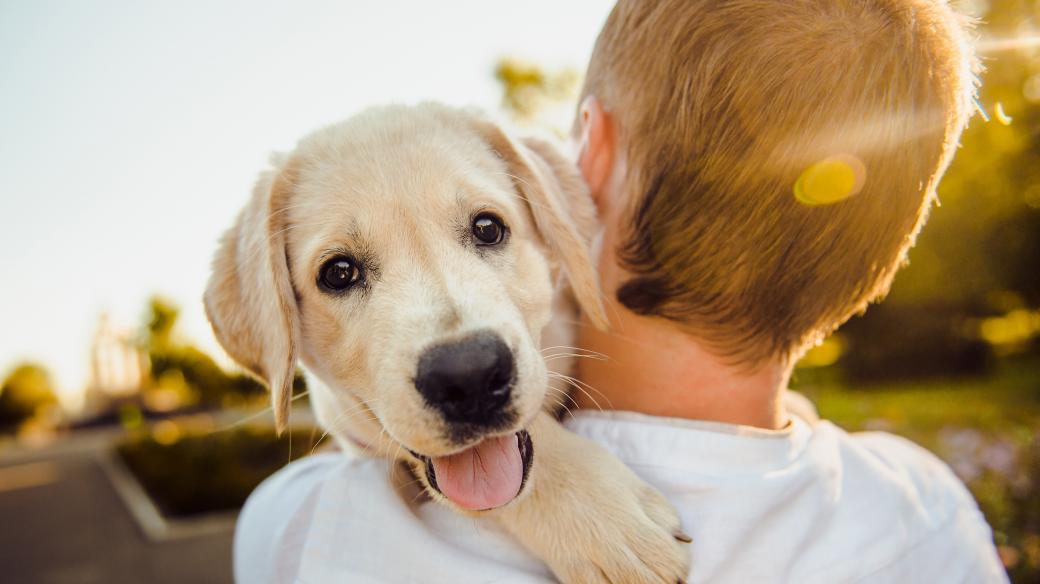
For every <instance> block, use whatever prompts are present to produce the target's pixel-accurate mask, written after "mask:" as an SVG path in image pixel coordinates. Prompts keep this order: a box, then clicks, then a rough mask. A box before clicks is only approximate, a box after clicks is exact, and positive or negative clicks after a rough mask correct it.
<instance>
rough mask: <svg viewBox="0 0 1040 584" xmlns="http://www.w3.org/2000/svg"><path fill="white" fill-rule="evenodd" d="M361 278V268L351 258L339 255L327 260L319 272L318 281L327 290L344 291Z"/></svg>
mask: <svg viewBox="0 0 1040 584" xmlns="http://www.w3.org/2000/svg"><path fill="white" fill-rule="evenodd" d="M360 280H361V270H360V269H359V268H358V266H357V264H356V263H355V262H354V260H352V259H351V258H348V257H345V256H337V257H334V258H332V259H330V260H329V261H327V262H325V263H324V264H322V266H321V271H320V272H319V273H318V282H319V283H320V284H321V286H322V287H323V288H325V289H326V290H330V291H332V292H342V291H343V290H346V289H347V288H350V287H351V286H354V285H355V284H357V283H358V281H360Z"/></svg>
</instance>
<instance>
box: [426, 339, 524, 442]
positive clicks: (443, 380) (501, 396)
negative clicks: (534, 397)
mask: <svg viewBox="0 0 1040 584" xmlns="http://www.w3.org/2000/svg"><path fill="white" fill-rule="evenodd" d="M515 377H516V368H515V366H514V363H513V352H512V351H510V350H509V347H507V346H506V344H505V342H503V341H502V339H501V337H499V336H498V335H496V334H493V333H479V334H476V335H473V336H471V337H468V338H466V339H464V340H461V341H457V342H453V343H447V344H443V345H437V346H434V347H432V348H430V349H427V350H426V352H425V353H423V355H422V356H421V357H420V358H419V370H418V372H417V375H416V376H415V387H416V389H418V390H419V393H420V394H422V396H423V398H424V399H425V400H426V402H427V403H429V404H430V405H431V406H433V407H435V408H437V409H438V410H440V412H441V413H442V414H443V415H444V418H445V419H446V420H447V421H449V422H464V423H468V424H477V425H484V426H493V425H498V424H499V423H500V422H501V420H502V414H503V413H504V412H503V408H504V406H505V405H506V403H507V402H508V401H509V394H510V392H511V391H512V388H513V380H514V379H515Z"/></svg>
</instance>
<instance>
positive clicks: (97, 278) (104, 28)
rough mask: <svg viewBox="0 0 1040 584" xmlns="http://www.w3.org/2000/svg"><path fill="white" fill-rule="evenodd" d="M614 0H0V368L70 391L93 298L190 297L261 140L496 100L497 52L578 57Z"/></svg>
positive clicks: (190, 334) (136, 311)
mask: <svg viewBox="0 0 1040 584" xmlns="http://www.w3.org/2000/svg"><path fill="white" fill-rule="evenodd" d="M611 5H612V1H610V0H581V1H580V2H560V1H557V0H528V1H526V2H522V3H521V2H505V1H497V0H484V1H447V0H445V1H439V2H420V1H414V2H403V1H387V0H383V1H380V2H360V1H347V0H343V1H339V2H320V1H309V0H308V1H296V2H273V1H269V0H251V1H249V2H230V1H222V2H203V1H201V0H191V1H184V2H163V1H159V0H148V1H143V0H138V1H133V2H131V1H129V0H126V1H123V2H115V1H111V0H92V1H91V2H78V1H75V0H65V1H55V0H17V1H12V0H0V375H4V374H6V372H7V371H8V370H10V368H11V367H13V366H14V365H15V364H16V363H19V362H21V361H24V360H32V361H36V362H39V363H42V364H43V365H45V366H47V367H48V368H49V369H50V371H51V372H52V374H53V376H54V378H55V382H56V385H57V388H58V390H59V392H60V396H61V397H62V398H63V400H64V401H65V402H66V403H69V404H74V403H75V402H76V401H77V396H78V395H79V394H80V393H81V392H82V390H83V389H84V387H85V384H86V382H87V375H88V363H89V361H88V359H89V353H88V351H89V346H90V342H91V339H92V338H93V335H94V331H95V330H96V328H97V324H98V317H99V315H100V314H101V313H102V312H103V311H104V312H108V313H109V314H110V315H111V317H112V319H113V320H114V321H115V322H116V323H118V324H121V325H123V326H126V327H130V326H136V325H137V324H138V323H140V322H141V320H142V316H143V314H144V309H145V304H146V300H147V298H148V297H149V296H150V295H152V294H161V295H163V296H165V297H167V298H169V299H171V300H173V301H175V302H176V303H177V304H179V305H180V306H181V307H182V309H183V312H182V315H183V316H182V322H181V330H182V333H183V334H184V336H185V337H187V338H188V339H190V340H191V341H192V342H195V343H197V344H199V345H200V346H202V347H203V348H204V349H207V350H209V351H211V352H212V353H215V354H216V353H218V352H219V349H218V347H217V344H216V342H215V340H214V339H213V336H212V333H211V332H210V330H209V325H208V324H207V323H206V320H205V316H204V314H203V310H202V302H201V297H202V291H203V288H204V286H205V282H206V278H207V276H208V271H209V262H210V258H211V256H212V255H213V252H214V251H215V249H216V241H217V239H218V238H219V236H220V234H221V233H222V232H223V231H224V230H225V229H227V228H228V227H229V226H230V225H231V222H232V220H233V218H234V216H235V214H236V213H237V211H238V210H239V209H240V208H241V207H242V206H243V204H244V203H245V201H246V199H247V197H248V195H249V191H250V189H251V186H252V183H253V180H254V179H255V177H256V175H257V174H258V172H259V171H260V170H262V169H263V168H264V166H265V165H266V162H267V159H268V156H269V154H270V153H271V152H272V151H280V150H287V149H290V148H291V147H292V145H293V144H294V143H295V142H296V140H297V139H299V138H300V137H302V136H303V135H304V134H306V133H308V132H309V131H311V130H314V129H316V128H318V127H321V126H323V125H326V124H329V123H332V122H335V121H338V120H341V119H344V118H346V117H348V116H350V115H351V114H352V113H355V112H357V111H359V110H361V109H363V108H365V107H366V106H370V105H376V104H383V103H389V102H398V103H415V102H418V101H423V100H437V101H442V102H446V103H450V104H456V105H476V106H480V107H484V108H486V109H490V110H494V109H497V108H498V107H499V103H500V98H501V96H500V91H499V88H498V86H497V85H496V83H495V81H494V78H493V69H494V64H495V62H496V60H497V59H498V58H500V57H503V56H510V57H519V58H522V59H525V60H529V61H532V62H535V63H538V64H540V65H543V66H546V67H549V68H556V67H566V66H570V67H576V68H578V69H579V70H581V69H582V68H584V65H585V63H586V61H587V59H588V55H589V52H590V51H591V48H592V44H593V42H594V40H595V36H596V34H597V32H598V30H599V28H600V26H601V24H602V23H603V20H604V19H605V18H606V15H607V13H608V12H609V10H610V6H611Z"/></svg>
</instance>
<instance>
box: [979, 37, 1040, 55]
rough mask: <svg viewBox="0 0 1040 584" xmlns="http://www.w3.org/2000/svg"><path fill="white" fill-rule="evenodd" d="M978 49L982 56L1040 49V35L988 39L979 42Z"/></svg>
mask: <svg viewBox="0 0 1040 584" xmlns="http://www.w3.org/2000/svg"><path fill="white" fill-rule="evenodd" d="M977 48H978V51H979V53H981V54H990V53H1000V52H1004V51H1014V50H1019V49H1035V48H1040V35H1027V36H1018V37H1012V38H996V39H986V40H982V41H979V43H978V45H977Z"/></svg>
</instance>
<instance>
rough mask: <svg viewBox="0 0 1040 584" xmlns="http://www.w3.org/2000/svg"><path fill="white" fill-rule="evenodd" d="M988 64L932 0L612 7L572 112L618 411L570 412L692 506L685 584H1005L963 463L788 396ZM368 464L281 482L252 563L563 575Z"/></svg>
mask: <svg viewBox="0 0 1040 584" xmlns="http://www.w3.org/2000/svg"><path fill="white" fill-rule="evenodd" d="M973 67H974V61H973V60H972V57H971V53H970V49H969V48H968V46H967V43H966V41H965V39H964V33H963V32H962V27H961V23H960V22H959V20H958V18H957V17H956V15H955V14H954V13H953V12H952V11H951V10H950V9H949V7H948V6H947V5H946V4H945V3H944V2H941V1H938V0H784V1H766V0H733V1H710V0H621V1H620V2H619V3H618V5H617V6H616V7H615V8H614V10H613V12H612V13H611V15H610V17H609V19H608V21H607V23H606V25H605V27H604V29H603V31H602V33H601V35H600V38H599V40H598V41H597V44H596V48H595V50H594V53H593V56H592V60H591V63H590V66H589V70H588V75H587V81H586V86H585V90H584V99H583V102H582V107H581V110H580V113H579V119H578V120H577V122H576V124H575V126H576V130H577V135H578V138H579V143H580V144H579V145H580V153H579V155H578V160H577V162H578V165H579V166H580V168H581V171H582V174H583V175H584V177H585V179H586V181H587V182H588V184H589V187H590V189H591V192H592V195H593V197H594V199H595V201H596V204H597V207H598V209H599V212H600V218H601V220H602V222H603V228H604V229H603V237H602V245H601V252H600V254H599V270H600V277H601V282H602V285H603V289H604V291H605V293H606V296H607V302H608V312H609V313H611V314H612V320H613V322H612V324H613V331H614V332H612V333H602V332H598V331H596V330H595V329H593V328H592V327H587V326H583V327H582V328H581V331H582V333H581V342H580V344H581V345H582V347H583V348H586V349H590V350H594V351H598V352H601V353H604V354H606V355H607V356H608V357H609V359H607V360H592V359H582V360H580V362H581V377H582V379H583V380H584V381H585V382H587V383H588V384H590V385H591V386H593V387H594V388H596V390H597V391H598V392H600V393H602V394H603V396H602V397H600V396H598V395H596V396H594V397H596V399H597V401H598V402H599V405H600V406H602V407H606V408H610V409H612V410H623V411H617V412H595V411H591V410H586V411H580V412H578V413H577V414H576V415H575V416H574V418H573V419H572V420H570V421H569V422H568V427H569V428H571V429H572V430H573V431H575V432H578V433H580V434H582V435H585V436H586V437H588V438H591V439H592V440H594V441H596V442H598V443H600V444H602V445H603V446H605V447H606V448H608V449H609V450H611V451H612V452H614V453H615V454H616V455H617V456H619V457H620V458H621V459H622V460H623V461H624V462H626V463H628V464H629V465H630V466H631V467H632V468H633V469H634V470H635V471H636V472H637V473H639V474H640V475H641V476H642V477H643V478H644V479H645V480H647V481H648V482H649V483H651V484H653V485H654V486H656V487H657V488H659V489H660V490H661V491H662V492H663V493H664V494H665V495H666V496H667V497H668V498H669V500H670V501H671V502H672V503H673V504H674V505H675V506H676V508H677V509H678V510H679V512H680V514H681V515H682V518H683V525H684V528H685V529H686V530H687V531H688V532H689V533H691V534H692V535H693V538H694V543H693V546H692V548H693V551H692V553H693V565H694V568H693V571H692V579H693V581H711V582H845V581H864V580H865V581H877V582H918V581H936V582H947V581H954V582H1002V581H1006V575H1005V574H1004V572H1003V570H1002V568H1001V567H1000V563H999V560H998V559H997V556H996V553H995V550H994V547H993V544H992V541H991V536H990V531H989V528H988V526H987V525H986V523H985V521H984V520H983V518H982V517H981V514H980V513H979V511H978V509H977V507H976V505H975V503H974V501H973V500H972V499H971V496H970V494H968V492H967V491H966V489H965V488H964V486H963V485H962V484H960V483H959V482H958V481H957V479H956V478H955V477H954V476H953V475H952V473H951V472H950V471H949V469H948V468H947V467H946V466H945V465H943V464H942V463H941V462H939V461H938V460H937V459H935V458H934V457H933V456H932V455H930V454H929V453H927V452H926V451H924V450H922V449H920V448H918V447H916V446H914V445H913V444H910V443H909V442H906V441H904V440H901V439H899V438H896V437H893V436H887V435H884V434H864V435H857V436H851V435H848V434H846V433H844V432H842V431H841V430H840V429H838V428H835V427H834V426H832V425H830V424H828V423H826V422H817V421H815V420H814V418H813V416H812V414H811V411H809V412H807V411H805V410H806V408H804V407H803V408H802V410H803V411H802V412H801V413H798V412H792V411H791V409H790V407H788V408H785V407H784V403H785V391H786V385H787V382H788V380H789V378H790V374H791V370H792V367H793V364H794V362H795V361H796V360H797V359H798V357H800V356H801V354H802V353H803V352H804V351H805V350H806V348H807V347H809V346H811V345H812V344H813V343H814V342H815V341H817V340H818V339H820V338H821V337H822V336H824V335H826V334H827V333H829V332H830V331H831V330H833V329H834V328H836V327H837V326H838V325H840V324H841V323H842V322H844V321H845V320H846V319H848V318H849V317H850V316H851V315H852V314H854V313H856V312H858V311H861V310H863V308H864V307H865V305H866V304H867V303H868V302H869V301H871V300H875V299H877V298H879V297H880V296H881V295H883V294H884V292H885V291H886V290H887V288H888V286H889V283H890V282H891V279H892V276H893V274H894V272H895V271H896V269H897V267H898V266H899V264H900V263H901V262H902V261H903V260H904V257H905V253H906V251H907V249H908V248H909V247H910V245H911V244H912V242H913V239H914V237H915V236H916V234H917V232H918V230H919V228H920V226H921V224H922V223H923V222H924V218H925V215H926V213H927V210H928V208H929V206H930V205H931V202H932V199H933V197H934V192H935V187H936V184H937V182H938V180H939V177H940V176H941V174H942V172H943V171H944V170H945V168H946V166H947V165H948V163H949V161H950V159H951V157H952V155H953V151H954V149H955V148H956V144H957V141H958V138H959V135H960V132H961V130H962V128H963V126H964V125H965V123H966V120H967V118H968V115H969V112H970V111H971V105H972V99H973V91H974V77H973ZM584 405H586V406H588V405H592V404H590V403H586V404H584ZM791 413H795V415H790V414H791ZM365 464H366V465H368V466H370V467H371V468H368V467H365V466H361V465H357V464H355V465H349V464H345V463H342V462H340V459H339V458H332V457H327V456H326V457H321V456H319V457H312V458H310V459H307V460H304V461H302V462H299V463H295V464H294V465H291V466H290V467H289V469H286V470H284V471H282V472H281V473H279V474H278V475H276V477H275V478H274V479H272V480H270V481H268V482H267V483H265V485H264V486H262V487H261V488H260V489H259V490H258V491H257V493H256V494H254V496H253V497H252V498H251V500H250V502H249V504H248V505H247V507H246V509H245V510H244V512H243V516H242V519H241V522H240V525H239V532H238V535H237V538H236V575H237V576H238V578H239V579H240V580H241V581H250V582H251V581H259V580H266V579H268V578H271V577H272V575H277V574H282V575H284V576H288V577H290V578H295V577H296V576H299V577H300V578H303V576H304V575H307V576H308V579H307V581H312V580H313V579H314V578H317V579H319V580H323V579H325V578H328V579H330V581H331V580H332V579H335V578H336V575H337V573H339V574H344V573H346V572H344V571H343V568H344V567H354V568H356V567H358V566H370V567H373V571H372V572H371V573H372V574H378V580H379V581H385V582H398V581H411V580H410V579H415V578H416V576H415V575H416V574H423V575H424V577H423V578H422V579H421V580H422V581H425V582H456V581H457V582H466V581H474V582H476V581H510V582H529V581H545V579H547V578H548V577H549V574H548V572H547V571H546V570H545V569H544V567H542V566H540V565H539V564H538V563H537V561H536V560H534V559H533V558H531V557H530V556H528V555H527V554H526V553H524V552H523V550H520V549H518V548H517V547H516V546H515V544H513V543H512V542H511V541H510V540H508V539H507V538H505V537H504V536H502V535H501V533H500V532H499V531H498V530H497V529H496V528H495V526H494V525H493V524H492V523H489V522H479V521H478V522H475V521H473V520H471V519H467V518H463V517H461V516H458V515H456V514H454V513H452V512H451V511H449V510H447V509H444V508H442V507H440V506H436V505H425V506H421V507H419V508H418V509H414V510H408V509H407V506H406V505H403V504H402V503H401V502H400V501H399V500H395V499H394V497H395V495H394V494H393V492H392V490H391V489H390V488H389V485H387V484H386V480H387V474H388V473H387V472H386V468H385V464H386V463H384V462H383V461H369V462H366V463H365ZM337 481H338V483H337V484H340V485H353V486H351V487H349V488H346V487H344V489H345V491H344V492H343V493H342V495H341V497H342V499H343V501H344V504H343V505H342V509H343V513H342V517H339V516H337V517H332V518H330V517H321V518H320V521H318V519H317V518H316V517H315V514H314V511H315V509H314V505H313V500H314V499H315V496H316V493H318V492H320V491H321V490H322V489H323V488H324V485H329V484H332V483H334V482H337ZM372 523H374V524H377V525H374V526H373V525H370V524H372ZM319 525H320V529H319V528H317V527H316V526H319ZM369 527H372V529H376V527H378V528H379V529H380V530H384V531H385V532H386V533H393V534H394V535H393V537H386V538H377V537H373V535H372V534H373V533H375V532H374V531H367V530H368V529H369ZM330 528H332V529H333V531H334V532H333V531H329V529H330ZM402 534H409V535H408V536H404V537H402ZM401 546H405V548H406V549H403V548H402V547H401ZM333 550H337V551H336V552H335V553H332V551H333ZM276 581H278V579H277V577H276ZM416 581H418V580H416Z"/></svg>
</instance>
